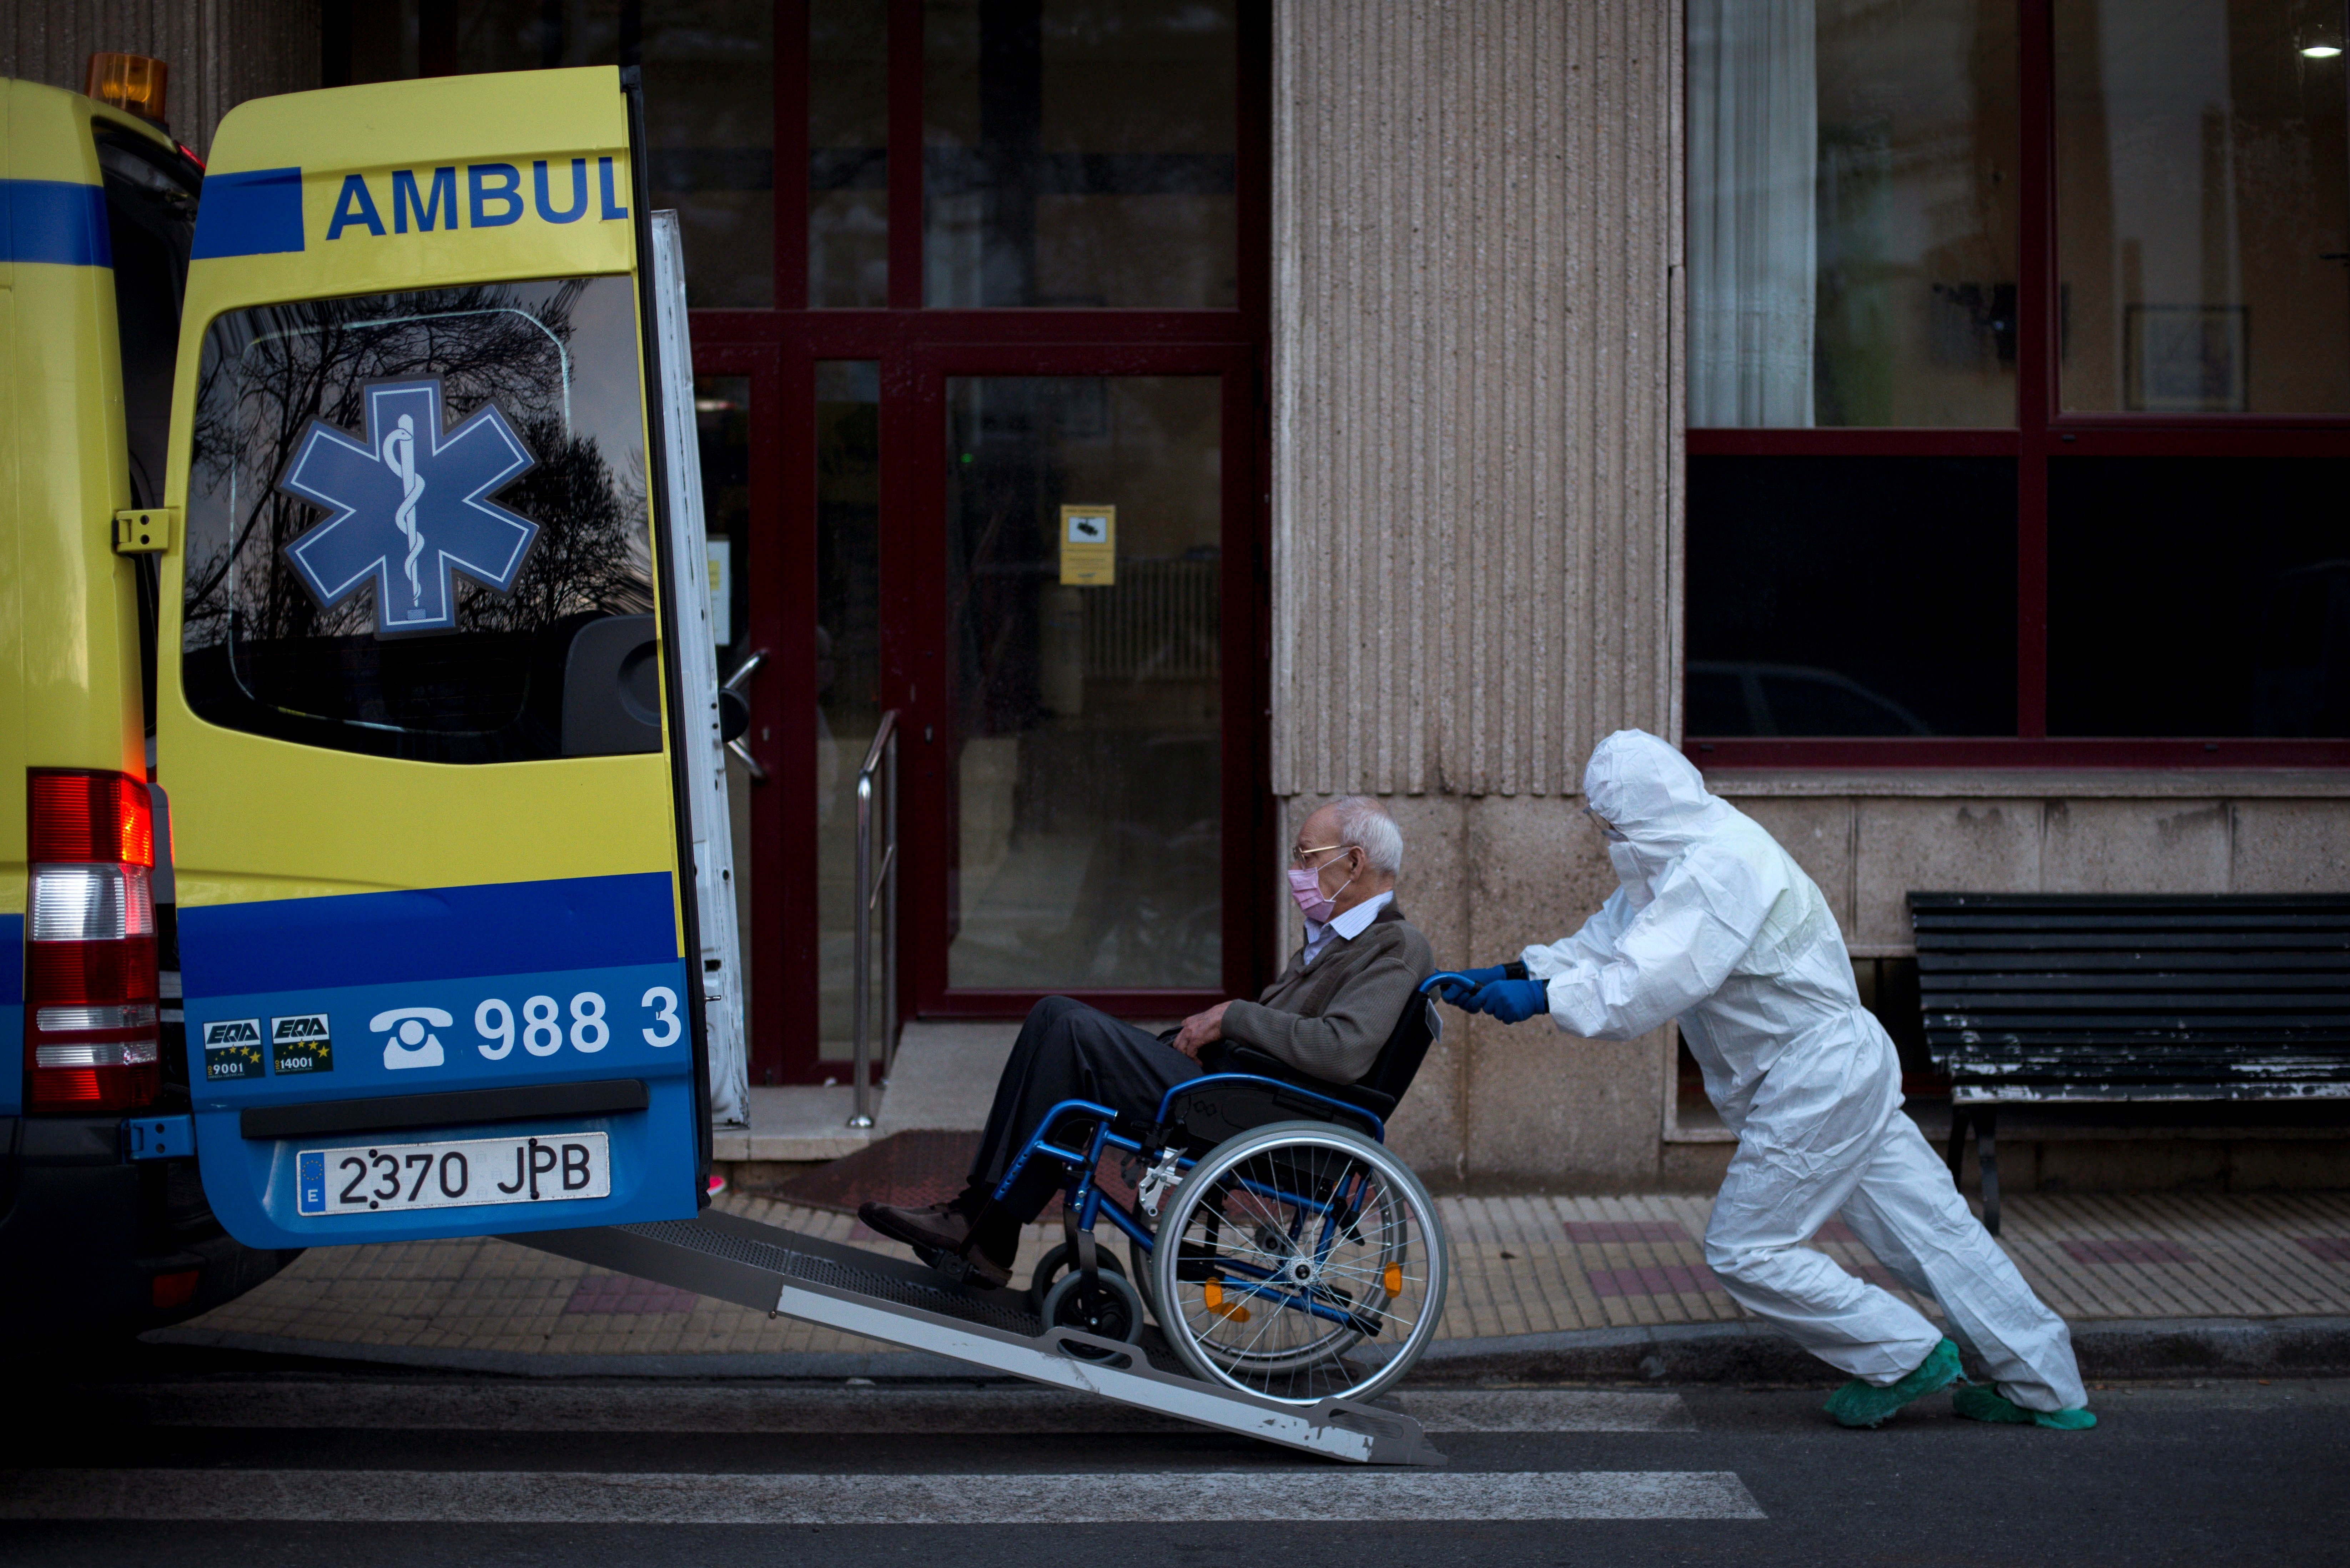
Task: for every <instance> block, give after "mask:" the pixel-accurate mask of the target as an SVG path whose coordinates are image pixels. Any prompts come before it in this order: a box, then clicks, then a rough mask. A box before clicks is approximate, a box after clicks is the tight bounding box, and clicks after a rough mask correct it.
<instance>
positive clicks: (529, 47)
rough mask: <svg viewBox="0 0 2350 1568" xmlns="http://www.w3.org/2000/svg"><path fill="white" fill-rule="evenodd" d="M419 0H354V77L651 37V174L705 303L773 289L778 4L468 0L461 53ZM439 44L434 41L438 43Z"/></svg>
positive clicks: (615, 49)
mask: <svg viewBox="0 0 2350 1568" xmlns="http://www.w3.org/2000/svg"><path fill="white" fill-rule="evenodd" d="M422 9H423V8H422V7H421V6H420V5H419V4H418V0H398V3H396V4H389V5H380V6H363V5H354V6H353V7H352V27H351V58H350V62H349V67H348V68H349V73H350V79H351V80H353V81H381V80H385V79H388V78H401V77H413V76H417V75H419V74H425V73H432V72H438V71H455V72H459V73H464V74H471V73H473V72H478V71H531V70H551V69H555V68H557V67H565V66H609V65H616V64H618V63H619V59H620V50H621V45H622V41H623V38H624V36H625V33H626V31H627V28H628V26H629V25H630V24H631V21H632V20H633V25H634V26H635V27H636V29H637V32H638V36H639V37H640V38H641V40H642V50H643V53H642V58H643V62H644V71H645V131H646V134H647V136H648V137H650V140H651V144H652V145H651V149H650V151H651V156H650V168H648V169H647V171H646V179H647V182H648V183H649V184H650V186H651V188H652V199H653V205H654V206H655V207H669V208H674V209H675V210H676V212H677V214H678V222H679V223H680V225H681V228H682V229H683V231H684V239H685V262H686V267H685V278H686V295H687V297H688V299H689V300H690V301H691V303H692V304H693V305H694V306H697V307H705V308H706V307H710V306H768V305H772V304H774V303H775V6H774V5H773V4H772V3H771V0H626V3H625V4H624V3H623V0H564V3H563V4H561V5H550V4H547V3H546V0H468V3H467V4H466V5H456V6H452V7H450V10H451V11H452V12H453V13H454V16H453V27H454V43H455V52H454V55H453V57H450V58H445V59H430V58H426V57H425V56H426V54H427V53H428V52H429V51H427V50H425V49H424V48H423V47H422V40H421V35H422V33H423V31H424V28H423V27H422V25H421V10H422ZM436 47H437V46H436Z"/></svg>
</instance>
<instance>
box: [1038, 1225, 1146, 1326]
mask: <svg viewBox="0 0 2350 1568" xmlns="http://www.w3.org/2000/svg"><path fill="white" fill-rule="evenodd" d="M1094 1256H1095V1258H1096V1259H1097V1261H1098V1263H1099V1266H1100V1267H1101V1268H1102V1270H1104V1271H1105V1272H1109V1273H1113V1274H1123V1273H1125V1272H1126V1265H1125V1264H1124V1263H1121V1262H1118V1254H1117V1253H1115V1252H1112V1251H1110V1250H1109V1249H1108V1248H1107V1247H1104V1246H1099V1245H1097V1246H1096V1247H1095V1248H1094ZM1076 1266H1077V1259H1076V1253H1075V1252H1073V1251H1070V1249H1069V1244H1068V1243H1067V1242H1066V1241H1060V1242H1056V1243H1055V1244H1054V1246H1053V1248H1052V1250H1051V1251H1048V1252H1046V1253H1045V1255H1044V1256H1043V1257H1041V1258H1039V1259H1037V1260H1036V1272H1035V1273H1033V1274H1031V1275H1029V1276H1028V1310H1029V1311H1030V1312H1033V1313H1035V1314H1036V1315H1037V1316H1038V1317H1043V1316H1044V1315H1045V1297H1046V1296H1048V1295H1050V1294H1051V1293H1052V1292H1053V1287H1054V1286H1055V1285H1056V1284H1058V1283H1060V1282H1061V1276H1062V1275H1063V1274H1066V1273H1067V1272H1069V1271H1070V1270H1072V1269H1074V1268H1076Z"/></svg>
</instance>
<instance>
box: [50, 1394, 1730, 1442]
mask: <svg viewBox="0 0 2350 1568" xmlns="http://www.w3.org/2000/svg"><path fill="white" fill-rule="evenodd" d="M1395 1403H1396V1404H1397V1405H1398V1406H1399V1407H1401V1408H1402V1410H1403V1411H1404V1413H1405V1414H1406V1415H1409V1416H1410V1417H1413V1418H1414V1419H1415V1420H1417V1421H1419V1424H1420V1425H1421V1426H1422V1427H1423V1428H1426V1429H1427V1430H1428V1431H1430V1432H1669V1431H1690V1430H1692V1429H1694V1427H1695V1423H1694V1422H1692V1421H1691V1420H1690V1414H1689V1407H1687V1406H1686V1405H1684V1404H1682V1402H1681V1397H1680V1396H1679V1395H1678V1394H1668V1393H1651V1392H1648V1391H1646V1390H1627V1391H1622V1392H1617V1391H1613V1390H1586V1389H1571V1388H1494V1389H1485V1388H1476V1389H1428V1390H1409V1391H1407V1392H1406V1393H1404V1394H1403V1395H1402V1396H1401V1397H1399V1398H1398V1399H1397V1400H1396V1401H1395ZM77 1404H78V1407H82V1408H95V1409H102V1410H104V1411H106V1412H108V1413H109V1414H110V1415H111V1416H113V1417H116V1418H118V1419H122V1420H126V1421H131V1422H136V1423H140V1424H144V1425H148V1426H159V1427H216V1428H282V1429H286V1430H307V1429H318V1428H325V1429H329V1430H338V1431H341V1430H376V1431H397V1430H418V1429H430V1430H443V1431H489V1432H528V1431H560V1432H837V1433H844V1434H855V1435H858V1436H871V1435H878V1434H892V1433H924V1432H935V1433H966V1434H972V1435H978V1436H1013V1435H1022V1434H1034V1435H1042V1434H1048V1433H1112V1432H1172V1431H1189V1430H1195V1429H1196V1428H1191V1426H1190V1425H1189V1424H1188V1423H1185V1422H1181V1421H1177V1420H1175V1419H1173V1418H1172V1417H1166V1416H1159V1415H1156V1414H1154V1413H1152V1412H1150V1411H1148V1410H1139V1409H1136V1408H1135V1407H1132V1406H1128V1405H1119V1404H1116V1403H1113V1402H1112V1401H1110V1400H1107V1399H1097V1398H1092V1397H1087V1396H1085V1395H1079V1394H1068V1393H1063V1392H1060V1391H1057V1390H1053V1389H1045V1388H970V1387H963V1388H904V1387H844V1386H831V1387H817V1388H809V1387H805V1386H793V1387H776V1386H764V1387H759V1386H749V1387H712V1386H708V1385H689V1384H653V1385H644V1384H634V1385H630V1384H609V1383H599V1384H586V1385H582V1384H576V1383H568V1382H562V1383H556V1382H546V1383H486V1384H485V1383H415V1382H381V1383H379V1382H344V1381H339V1380H335V1381H320V1382H307V1381H293V1382H275V1381H272V1382H237V1383H225V1382H224V1383H159V1384H145V1385H140V1386H109V1385H94V1386H88V1387H85V1388H83V1389H80V1390H78V1394H77Z"/></svg>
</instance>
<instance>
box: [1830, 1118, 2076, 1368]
mask: <svg viewBox="0 0 2350 1568" xmlns="http://www.w3.org/2000/svg"><path fill="white" fill-rule="evenodd" d="M1844 1218H1845V1222H1846V1224H1848V1225H1850V1226H1851V1227H1852V1230H1853V1234H1855V1235H1856V1236H1858V1237H1859V1238H1860V1240H1861V1241H1862V1243H1863V1244H1864V1245H1866V1247H1867V1248H1868V1250H1869V1251H1872V1252H1874V1253H1876V1254H1877V1257H1878V1258H1880V1259H1882V1260H1883V1261H1884V1263H1885V1266H1886V1267H1887V1268H1888V1269H1890V1270H1892V1271H1893V1272H1894V1274H1895V1275H1896V1276H1897V1277H1898V1278H1899V1279H1900V1281H1901V1282H1903V1283H1904V1284H1907V1285H1908V1286H1910V1287H1911V1288H1912V1289H1914V1290H1921V1291H1924V1292H1927V1293H1930V1294H1931V1295H1932V1296H1933V1298H1934V1299H1935V1300H1936V1301H1938V1302H1939V1303H1941V1304H1942V1311H1943V1312H1944V1313H1945V1314H1948V1315H1949V1317H1950V1335H1951V1337H1952V1338H1954V1339H1956V1340H1958V1341H1960V1343H1961V1344H1962V1345H1966V1346H1968V1347H1969V1348H1970V1349H1971V1350H1972V1351H1973V1352H1974V1353H1975V1355H1977V1356H1978V1357H1980V1358H1981V1362H1982V1365H1983V1369H1984V1370H1985V1371H1987V1372H1989V1373H1990V1374H1991V1376H1992V1378H1994V1379H1995V1380H1996V1381H1997V1383H1998V1385H1999V1391H2000V1392H2001V1393H2002V1394H2004V1395H2005V1396H2006V1397H2008V1398H2009V1399H2011V1400H2012V1401H2014V1402H2015V1403H2016V1404H2017V1405H2019V1406H2022V1407H2023V1408H2025V1409H2027V1410H2042V1411H2050V1410H2077V1409H2081V1408H2083V1407H2085V1406H2086V1405H2087V1404H2088V1399H2089V1397H2088V1393H2087V1391H2086V1390H2085V1388H2083V1387H2082V1386H2081V1372H2080V1368H2079V1367H2078V1366H2075V1365H2074V1360H2073V1336H2072V1334H2070V1333H2069V1332H2068V1331H2067V1330H2066V1329H2065V1327H2064V1319H2063V1318H2060V1317H2058V1316H2057V1315H2056V1314H2054V1313H2053V1312H2051V1311H2049V1310H2048V1308H2047V1306H2046V1305H2045V1304H2044V1303H2042V1301H2041V1300H2040V1298H2039V1297H2038V1296H2035V1295H2033V1293H2032V1287H2031V1286H2030V1285H2028V1284H2025V1283H2024V1282H2023V1276H2022V1274H2020V1273H2018V1272H2016V1269H2015V1265H2014V1264H2013V1263H2012V1262H2009V1261H2008V1257H2007V1254H2006V1253H2005V1252H2002V1251H2000V1247H1999V1243H1998V1242H1997V1241H1993V1240H1991V1233H1990V1232H1989V1231H1985V1230H1984V1229H1983V1228H1982V1225H1981V1222H1980V1221H1978V1220H1976V1219H1975V1217H1974V1215H1973V1213H1972V1212H1971V1211H1970V1210H1968V1208H1967V1204H1966V1199H1962V1198H1960V1196H1959V1190H1958V1187H1957V1185H1956V1184H1955V1183H1954V1182H1953V1181H1952V1180H1951V1179H1950V1168H1949V1167H1947V1166H1945V1165H1944V1164H1943V1163H1942V1162H1941V1161H1940V1160H1939V1159H1937V1158H1934V1151H1933V1149H1932V1148H1931V1147H1929V1146H1928V1145H1927V1142H1926V1139H1925V1136H1924V1135H1923V1134H1921V1133H1920V1132H1918V1127H1917V1124H1916V1123H1914V1122H1912V1121H1911V1120H1910V1119H1909V1118H1908V1116H1895V1117H1893V1118H1892V1120H1891V1121H1890V1122H1888V1123H1887V1126H1886V1129H1885V1132H1884V1134H1883V1136H1882V1137H1881V1138H1880V1139H1879V1141H1878V1144H1877V1151H1876V1153H1875V1156H1874V1157H1873V1158H1871V1159H1870V1160H1869V1161H1868V1163H1867V1165H1866V1168H1864V1169H1863V1170H1862V1172H1861V1176H1860V1180H1859V1182H1858V1183H1857V1184H1856V1187H1855V1189H1854V1190H1853V1193H1852V1196H1851V1197H1850V1198H1849V1199H1846V1203H1845V1206H1844Z"/></svg>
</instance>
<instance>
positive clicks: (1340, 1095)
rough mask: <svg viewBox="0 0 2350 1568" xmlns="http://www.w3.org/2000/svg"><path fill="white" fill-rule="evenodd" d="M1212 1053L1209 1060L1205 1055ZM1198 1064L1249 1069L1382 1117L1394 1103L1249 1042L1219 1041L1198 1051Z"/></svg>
mask: <svg viewBox="0 0 2350 1568" xmlns="http://www.w3.org/2000/svg"><path fill="white" fill-rule="evenodd" d="M1209 1057H1213V1060H1212V1061H1211V1060H1209V1059H1208V1058H1209ZM1200 1064H1201V1066H1203V1067H1205V1068H1207V1069H1208V1070H1209V1071H1210V1072H1211V1073H1253V1074H1254V1075H1257V1076H1258V1077H1260V1078H1272V1079H1275V1080H1277V1081H1278V1082H1281V1083H1284V1084H1295V1085H1297V1086H1298V1087H1299V1088H1301V1089H1311V1090H1312V1091H1314V1093H1315V1094H1317V1095H1327V1096H1330V1098H1332V1099H1334V1100H1337V1101H1339V1102H1341V1103H1343V1104H1346V1105H1349V1106H1361V1107H1362V1108H1363V1109H1364V1110H1367V1111H1368V1112H1370V1113H1371V1114H1372V1115H1373V1116H1378V1117H1379V1118H1380V1119H1381V1120H1382V1121H1384V1120H1385V1119H1386V1118H1387V1116H1388V1113H1389V1112H1390V1111H1393V1110H1394V1109H1395V1107H1396V1102H1395V1096H1393V1095H1383V1094H1381V1093H1379V1092H1378V1090H1377V1089H1367V1088H1365V1087H1363V1086H1362V1085H1360V1084H1329V1083H1325V1082H1323V1081H1322V1080H1321V1079H1319V1078H1315V1077H1311V1076H1309V1075H1306V1074H1304V1073H1301V1072H1299V1071H1298V1070H1297V1069H1296V1068H1295V1067H1293V1066H1291V1065H1290V1064H1288V1063H1286V1062H1284V1061H1283V1060H1282V1059H1281V1058H1280V1057H1278V1056H1275V1055H1274V1054H1272V1053H1270V1052H1266V1051H1260V1050H1258V1049H1257V1048H1256V1047H1255V1046H1253V1045H1240V1044H1232V1042H1230V1041H1219V1042H1217V1043H1216V1044H1214V1045H1212V1046H1211V1047H1210V1048H1209V1050H1208V1051H1207V1052H1205V1053H1203V1054H1202V1057H1201V1063H1200Z"/></svg>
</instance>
